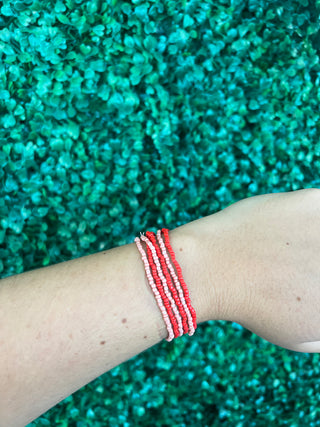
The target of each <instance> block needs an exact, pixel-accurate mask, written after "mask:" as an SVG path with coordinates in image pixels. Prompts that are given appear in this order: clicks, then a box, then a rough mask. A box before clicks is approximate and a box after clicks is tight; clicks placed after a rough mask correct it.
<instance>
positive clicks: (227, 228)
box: [173, 210, 250, 323]
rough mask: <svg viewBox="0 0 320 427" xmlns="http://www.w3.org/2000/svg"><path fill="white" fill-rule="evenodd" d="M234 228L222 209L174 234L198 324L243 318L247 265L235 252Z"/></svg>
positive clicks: (177, 229) (240, 255)
mask: <svg viewBox="0 0 320 427" xmlns="http://www.w3.org/2000/svg"><path fill="white" fill-rule="evenodd" d="M236 227H237V224H236V223H235V222H234V221H230V220H229V217H228V216H227V215H226V212H225V211H224V210H222V211H219V212H217V213H215V214H211V215H209V216H206V217H203V218H200V219H198V220H195V221H192V222H190V223H188V224H185V225H183V226H180V227H178V228H176V229H175V230H174V231H173V233H174V235H177V236H178V235H179V236H181V237H180V239H182V240H181V242H184V243H183V244H181V246H179V244H178V246H177V247H176V252H177V254H178V255H179V257H180V255H181V262H183V264H184V267H182V265H181V268H182V272H184V274H185V276H186V277H185V281H186V283H187V284H188V282H187V280H186V279H188V281H189V284H188V289H189V288H190V292H189V293H190V298H191V302H192V301H193V299H194V303H195V304H196V306H197V307H195V306H194V308H195V310H196V313H197V323H202V322H205V321H208V320H228V321H236V322H238V321H239V320H240V319H242V318H243V316H244V315H245V312H246V304H247V303H248V301H249V299H250V298H248V297H247V296H246V291H245V290H246V287H245V286H244V280H245V279H244V277H245V271H246V265H247V263H246V261H245V254H244V253H239V251H238V250H237V245H236V242H235V236H236ZM183 246H185V248H186V249H184V247H183ZM180 248H182V249H183V252H182V251H180ZM182 254H183V255H182ZM177 259H178V258H177ZM179 259H180V258H179ZM178 262H179V260H178ZM192 297H193V299H192ZM197 308H198V311H197Z"/></svg>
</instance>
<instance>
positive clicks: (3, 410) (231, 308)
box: [0, 189, 320, 427]
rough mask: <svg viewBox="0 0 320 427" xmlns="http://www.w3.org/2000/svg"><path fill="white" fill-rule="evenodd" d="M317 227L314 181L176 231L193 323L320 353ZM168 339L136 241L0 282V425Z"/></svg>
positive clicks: (33, 413)
mask: <svg viewBox="0 0 320 427" xmlns="http://www.w3.org/2000/svg"><path fill="white" fill-rule="evenodd" d="M319 231H320V190H318V189H308V190H299V191H295V192H287V193H274V194H266V195H261V196H254V197H250V198H247V199H244V200H241V201H240V202H237V203H234V204H232V205H231V206H229V207H227V208H226V209H224V210H222V211H220V212H218V213H216V214H213V215H209V216H207V217H204V218H201V219H198V220H196V221H193V222H190V223H188V224H185V225H183V226H181V227H178V228H176V229H174V230H171V231H170V241H171V245H172V247H173V250H174V252H175V254H176V258H177V261H178V263H179V264H180V266H181V269H182V272H183V277H184V280H185V282H186V283H187V285H188V290H189V294H190V298H191V303H192V305H193V307H194V309H195V310H196V313H197V323H198V324H200V323H202V322H205V321H208V320H230V321H232V322H237V323H239V324H241V325H242V326H244V327H245V328H247V329H249V330H250V331H252V332H254V333H255V334H257V335H259V336H260V337H261V338H263V339H266V340H267V341H270V342H271V343H273V344H275V345H278V346H280V347H284V348H286V349H289V350H293V351H297V352H319V351H320V345H319V343H318V342H319V341H320V332H319V327H318V326H319V324H320V310H319V309H318V307H319V304H320V263H319V258H320V255H319V254H320V232H319ZM196 333H197V331H196ZM166 337H167V331H166V326H165V323H164V321H163V319H162V315H161V312H160V310H159V308H158V306H157V303H156V300H155V298H154V295H153V293H152V291H151V289H150V286H149V283H148V281H147V279H146V275H145V271H144V267H143V263H142V260H141V256H140V253H139V252H138V250H137V248H136V245H135V243H132V244H128V245H124V246H121V247H118V248H113V249H110V250H108V251H103V252H98V253H96V254H93V255H89V256H85V257H81V258H78V259H74V260H70V261H67V262H63V263H60V264H56V265H52V266H49V267H45V268H41V269H37V270H32V271H29V272H25V273H22V274H19V275H15V276H11V277H8V278H5V279H2V280H1V281H0V396H1V399H0V420H1V422H2V425H5V426H6V427H20V426H21V427H23V426H25V425H26V424H28V423H30V422H31V421H32V420H34V419H35V418H37V417H39V416H40V415H41V414H43V413H44V412H46V411H47V410H48V409H50V408H51V407H53V406H54V405H56V404H57V403H59V402H60V401H61V400H63V399H65V398H66V397H67V396H69V395H70V394H72V393H73V392H75V391H76V390H78V389H79V388H81V387H82V386H84V385H85V384H88V383H89V382H90V381H92V380H94V379H95V378H97V377H98V376H100V375H102V374H103V373H105V372H107V371H109V370H110V369H112V368H113V367H115V366H117V365H119V364H121V363H123V362H125V361H127V360H128V359H130V358H131V357H133V356H135V355H137V354H139V353H141V352H142V351H145V350H146V349H148V348H150V347H152V346H154V345H156V344H157V343H159V342H160V341H162V340H164V339H165V338H166ZM177 339H179V338H177ZM190 339H192V337H190ZM169 345H170V343H168V346H169Z"/></svg>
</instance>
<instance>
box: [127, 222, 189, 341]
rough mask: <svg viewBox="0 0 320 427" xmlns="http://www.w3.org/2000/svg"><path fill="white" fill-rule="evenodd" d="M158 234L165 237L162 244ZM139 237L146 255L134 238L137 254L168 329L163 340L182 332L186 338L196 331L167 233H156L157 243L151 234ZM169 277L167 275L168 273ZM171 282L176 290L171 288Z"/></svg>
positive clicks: (185, 289) (149, 232) (185, 286)
mask: <svg viewBox="0 0 320 427" xmlns="http://www.w3.org/2000/svg"><path fill="white" fill-rule="evenodd" d="M161 232H162V233H163V235H164V237H165V241H163V239H162V237H161ZM140 238H141V240H143V241H144V242H145V243H146V246H147V255H148V258H147V256H146V253H145V251H144V250H143V248H142V245H141V241H140V239H139V237H136V238H135V239H134V241H135V243H136V245H137V248H138V250H139V252H140V254H141V257H142V261H143V263H144V268H145V271H146V275H147V278H148V281H149V284H150V287H151V289H152V291H153V294H154V296H155V298H156V300H157V304H158V307H159V308H160V311H161V313H162V316H163V319H164V321H165V323H166V326H167V330H168V337H167V338H166V340H167V341H172V340H173V339H174V338H177V337H180V336H181V335H183V334H184V333H188V334H189V335H190V336H191V335H193V334H194V332H195V330H196V328H197V318H196V312H195V310H194V308H193V307H192V305H191V301H190V296H189V292H188V288H187V285H186V283H185V281H184V280H183V277H182V271H181V267H180V265H179V264H178V262H177V260H176V258H175V254H174V252H173V249H172V247H171V244H170V239H169V230H168V229H167V228H162V229H161V230H158V231H157V238H158V242H157V241H156V238H155V233H153V232H151V231H147V232H146V236H144V235H143V234H142V233H140ZM168 252H169V254H170V255H171V259H172V262H173V264H174V266H175V267H176V270H177V272H178V276H177V274H176V272H175V271H174V268H173V265H172V262H171V261H170V259H169V256H168ZM169 272H170V273H171V276H170V273H169ZM173 282H174V284H175V286H176V287H174V285H173Z"/></svg>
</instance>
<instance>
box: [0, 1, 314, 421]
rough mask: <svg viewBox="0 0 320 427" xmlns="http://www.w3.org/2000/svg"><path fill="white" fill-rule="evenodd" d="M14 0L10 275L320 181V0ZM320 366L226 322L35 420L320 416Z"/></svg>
mask: <svg viewBox="0 0 320 427" xmlns="http://www.w3.org/2000/svg"><path fill="white" fill-rule="evenodd" d="M1 4H2V6H0V106H1V114H0V165H1V168H0V183H1V197H0V273H1V277H2V278H3V277H7V276H10V275H13V274H17V273H21V272H23V271H27V270H30V269H34V268H39V267H41V266H45V265H50V264H56V263H58V262H61V261H65V260H69V259H73V258H78V257H80V256H83V255H88V254H89V253H95V252H97V251H101V250H104V249H108V248H111V247H114V246H119V245H123V244H126V243H131V242H133V239H134V237H135V236H136V235H137V234H138V233H139V231H141V230H147V229H150V230H154V231H156V230H157V229H158V228H159V227H162V226H166V227H168V228H169V229H172V228H175V227H177V226H179V225H182V224H184V223H186V222H189V221H192V220H194V219H197V218H200V217H202V216H206V215H209V214H211V213H214V212H216V211H218V210H221V209H223V208H224V207H226V206H227V205H229V204H231V203H233V202H235V201H237V200H240V199H243V198H245V197H250V196H253V195H256V194H264V193H271V192H282V191H291V190H297V189H300V188H307V187H317V186H319V183H320V179H319V166H320V140H319V134H320V125H319V101H320V65H319V44H320V35H319V34H320V33H319V27H320V20H319V11H320V1H319V0H317V1H309V0H294V1H285V0H284V1H271V0H250V1H248V0H247V1H245V0H233V1H232V0H229V1H227V0H219V1H216V0H215V1H213V0H212V1H199V0H197V1H186V0H183V1H162V2H159V1H155V0H150V1H148V2H144V1H140V0H135V1H132V2H124V1H116V0H109V1H99V0H93V1H82V0H66V1H60V0H58V1H49V0H35V1H33V0H25V1H8V0H4V1H3V2H2V3H1ZM195 354H196V355H197V357H196V358H195V357H194V355H195ZM318 362H319V355H318V354H316V355H311V354H301V353H298V354H295V353H294V352H290V351H286V350H284V349H283V350H282V349H279V348H278V347H275V346H273V345H271V344H269V343H267V342H265V341H264V340H262V339H260V338H259V337H257V336H255V335H254V334H252V333H250V332H248V331H246V330H244V329H243V328H242V327H241V326H240V325H237V324H235V323H232V324H231V323H227V322H223V321H219V322H214V323H212V322H208V323H207V324H205V325H203V324H202V325H200V326H199V332H198V333H197V334H196V336H194V337H193V338H192V340H190V339H188V337H181V338H180V339H179V340H177V341H176V342H173V343H170V344H169V345H168V344H167V343H166V342H164V343H161V344H159V345H158V346H157V347H156V348H152V349H149V350H148V351H147V352H144V353H143V354H141V355H138V356H136V357H135V358H133V359H132V360H131V361H129V362H126V363H125V364H123V365H121V366H119V367H117V368H115V369H113V370H112V371H111V372H109V373H106V374H105V375H103V376H102V377H100V378H98V379H96V380H95V381H93V382H92V383H90V384H88V385H87V386H85V387H84V388H83V389H81V390H79V391H78V392H76V393H74V394H73V395H72V396H70V397H68V398H67V399H65V400H64V401H63V402H61V403H60V404H59V405H57V406H56V407H54V408H52V409H51V410H50V411H48V412H47V413H46V414H45V415H44V416H42V417H40V418H39V419H38V420H36V421H35V422H34V423H32V426H42V425H57V426H68V425H70V426H76V427H82V426H104V425H110V426H118V425H119V426H120V425H121V426H131V425H139V426H149V425H159V426H160V425H170V426H186V425H192V426H213V425H217V426H220V425H228V426H230V425H232V426H237V427H241V426H261V425H267V423H270V422H272V425H290V426H300V425H308V426H316V425H320V409H319V405H318V401H319V384H318V383H319V381H318V378H319V367H318ZM280 420H281V421H280ZM299 420H303V421H299ZM301 422H302V424H301ZM277 423H278V424H277Z"/></svg>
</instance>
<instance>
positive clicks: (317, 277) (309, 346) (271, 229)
mask: <svg viewBox="0 0 320 427" xmlns="http://www.w3.org/2000/svg"><path fill="white" fill-rule="evenodd" d="M222 212H223V221H224V228H223V234H224V238H225V246H224V257H225V259H227V260H232V262H231V263H229V264H230V265H229V268H230V270H231V271H230V272H229V273H228V274H229V279H230V280H231V281H233V283H234V284H235V290H234V293H235V294H236V295H237V298H238V304H237V305H235V303H233V307H232V311H231V312H230V313H228V315H227V316H222V317H227V318H229V319H228V320H233V321H234V322H237V323H239V324H241V325H242V326H243V327H245V328H246V329H248V330H250V331H252V332H254V333H255V334H257V335H259V336H260V337H261V338H263V339H265V340H267V341H269V342H271V343H273V344H276V345H278V346H280V347H283V348H286V349H289V350H293V351H296V352H310V353H314V352H320V330H319V325H320V309H319V305H320V190H319V189H316V188H312V189H303V190H298V191H292V192H285V193H273V194H265V195H259V196H254V197H250V198H247V199H244V200H241V201H239V202H236V203H234V204H232V205H231V206H229V207H227V208H226V209H224V210H223V211H222ZM206 218H207V220H206V221H207V223H206V222H205V221H202V223H201V228H202V231H203V233H205V229H206V228H207V226H209V222H210V217H206ZM214 244H215V243H214V241H213V240H212V239H210V244H209V248H208V250H209V251H210V247H211V248H212V247H213V246H214Z"/></svg>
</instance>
